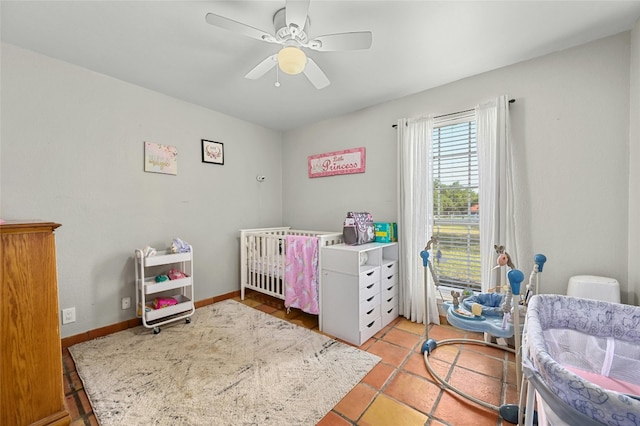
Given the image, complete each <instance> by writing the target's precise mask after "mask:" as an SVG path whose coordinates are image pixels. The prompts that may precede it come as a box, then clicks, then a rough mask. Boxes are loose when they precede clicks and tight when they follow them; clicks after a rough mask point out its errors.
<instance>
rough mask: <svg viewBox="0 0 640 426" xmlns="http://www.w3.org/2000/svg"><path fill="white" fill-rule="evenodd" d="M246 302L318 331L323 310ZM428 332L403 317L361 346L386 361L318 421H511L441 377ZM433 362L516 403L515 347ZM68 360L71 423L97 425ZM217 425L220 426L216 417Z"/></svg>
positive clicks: (398, 424) (453, 351) (447, 331)
mask: <svg viewBox="0 0 640 426" xmlns="http://www.w3.org/2000/svg"><path fill="white" fill-rule="evenodd" d="M236 300H238V301H239V300H240V299H239V298H236ZM242 303H244V304H246V305H248V306H251V307H253V308H255V309H259V310H261V311H263V312H266V313H268V314H271V315H274V316H276V317H278V318H282V319H285V320H287V321H291V322H292V323H295V324H298V325H300V326H302V327H306V328H309V329H312V330H316V331H318V318H317V317H316V316H314V315H308V314H305V313H304V312H301V311H299V310H296V309H292V310H291V312H289V313H288V314H287V312H286V310H285V308H284V306H283V303H282V301H281V300H278V299H274V298H270V297H268V296H264V295H262V294H259V293H252V294H251V295H249V296H247V297H246V298H245V300H244V301H243V302H242ZM423 336H424V326H423V325H422V324H416V323H412V322H410V321H408V320H406V319H404V318H398V319H396V320H395V321H394V322H392V323H391V324H389V325H388V326H387V327H385V328H384V329H383V330H381V331H380V332H378V333H377V334H376V335H375V336H374V337H372V338H371V339H369V340H368V341H367V342H365V343H364V344H363V345H362V346H360V349H363V350H366V351H368V352H371V353H374V354H376V355H378V356H379V357H381V358H382V361H380V363H378V365H376V366H375V367H374V368H373V370H371V372H369V374H368V375H367V376H366V377H365V378H364V379H362V381H361V382H360V383H359V384H358V385H356V386H355V387H354V388H353V389H352V390H351V392H349V393H348V394H347V395H346V396H345V397H344V398H343V399H342V401H340V402H339V403H338V404H337V405H336V406H335V407H334V408H333V410H331V411H330V412H329V413H327V415H326V416H325V417H324V418H323V419H322V420H321V421H320V422H319V423H318V425H321V426H338V425H370V426H387V425H389V426H412V425H434V426H435V425H451V426H467V425H468V426H482V425H491V426H501V425H505V426H506V425H510V423H508V422H505V421H503V420H502V419H500V417H499V416H498V414H497V412H495V411H493V410H489V409H486V408H483V407H481V406H479V405H476V404H474V403H472V402H470V401H468V400H465V399H463V398H461V397H459V396H457V395H456V394H454V393H452V392H451V391H447V390H443V389H442V388H441V387H440V386H439V385H438V384H436V383H437V382H436V379H434V378H433V377H432V376H431V374H430V373H429V372H428V371H427V369H426V367H425V363H424V359H423V356H422V355H421V354H420V349H421V346H422V343H423V342H424V337H423ZM429 337H430V338H433V339H435V340H436V341H440V340H444V339H450V338H472V339H476V340H481V339H482V335H481V334H480V333H472V332H465V331H462V330H459V329H456V328H454V327H451V326H448V325H440V326H432V327H431V328H430V331H429ZM429 362H430V365H431V366H432V368H433V369H434V370H435V371H436V373H437V374H438V375H440V376H441V377H443V378H446V379H447V380H448V382H449V383H450V384H452V385H454V386H457V387H458V388H459V389H461V390H463V391H464V392H466V393H468V394H470V395H472V396H474V397H476V398H478V399H481V400H483V401H487V402H489V403H490V404H493V405H500V404H503V403H516V402H517V395H516V383H515V362H514V357H513V355H512V354H511V353H508V352H505V351H502V350H499V349H494V348H489V347H486V346H482V345H474V344H463V345H457V344H456V345H442V346H439V347H437V348H436V349H435V350H434V351H433V353H432V354H431V355H430V356H429ZM63 364H64V386H65V399H66V404H67V407H68V409H69V411H70V413H71V417H72V419H73V420H72V425H73V426H79V425H97V424H98V422H97V421H96V418H95V416H94V415H93V411H92V408H91V404H90V403H89V400H88V399H87V396H86V394H85V392H84V389H83V388H82V382H81V381H80V379H79V378H78V375H77V373H76V369H75V365H74V362H73V359H72V358H71V356H70V355H69V352H68V351H67V350H66V349H63ZM211 424H212V425H215V421H212V423H211ZM283 424H286V420H284V422H283ZM128 426H132V425H128Z"/></svg>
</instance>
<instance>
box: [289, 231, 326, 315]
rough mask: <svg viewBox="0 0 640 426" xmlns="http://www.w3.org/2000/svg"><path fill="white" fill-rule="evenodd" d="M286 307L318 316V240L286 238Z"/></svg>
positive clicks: (302, 237) (312, 238)
mask: <svg viewBox="0 0 640 426" xmlns="http://www.w3.org/2000/svg"><path fill="white" fill-rule="evenodd" d="M286 241H287V244H286V266H285V293H284V306H286V307H287V308H298V309H301V310H303V311H304V312H307V313H309V314H314V315H318V313H319V311H320V310H319V308H318V238H317V237H306V236H301V235H287V237H286Z"/></svg>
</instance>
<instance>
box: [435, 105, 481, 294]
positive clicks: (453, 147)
mask: <svg viewBox="0 0 640 426" xmlns="http://www.w3.org/2000/svg"><path fill="white" fill-rule="evenodd" d="M432 147H433V151H432V156H433V158H432V165H433V188H434V193H433V236H434V237H435V238H436V240H437V242H436V243H435V250H434V252H435V256H434V261H433V264H434V269H435V273H436V275H437V277H438V280H439V281H440V285H444V286H447V287H451V288H457V289H465V288H470V289H472V290H475V291H479V290H480V280H481V272H480V271H481V267H480V220H479V219H480V209H479V204H478V189H479V188H478V184H479V176H478V154H477V147H476V122H475V114H474V112H473V111H467V112H462V113H456V114H450V115H447V116H442V117H440V118H439V119H437V120H436V121H435V122H434V128H433V145H432Z"/></svg>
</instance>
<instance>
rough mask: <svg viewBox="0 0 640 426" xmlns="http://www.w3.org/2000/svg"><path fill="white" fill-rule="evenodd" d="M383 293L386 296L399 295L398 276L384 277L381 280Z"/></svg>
mask: <svg viewBox="0 0 640 426" xmlns="http://www.w3.org/2000/svg"><path fill="white" fill-rule="evenodd" d="M380 287H381V290H380V291H381V292H382V294H383V297H384V295H386V294H392V293H393V294H397V293H398V274H396V275H391V276H390V277H383V278H382V279H381V280H380Z"/></svg>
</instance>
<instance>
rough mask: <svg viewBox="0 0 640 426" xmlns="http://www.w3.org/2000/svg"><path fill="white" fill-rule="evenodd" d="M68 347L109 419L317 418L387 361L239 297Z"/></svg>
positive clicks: (262, 421) (264, 421) (106, 423)
mask: <svg viewBox="0 0 640 426" xmlns="http://www.w3.org/2000/svg"><path fill="white" fill-rule="evenodd" d="M69 352H70V353H71V356H72V357H73V360H74V361H75V363H76V370H77V372H78V375H79V376H80V378H81V380H82V382H83V384H84V387H85V391H86V393H87V395H88V397H89V400H90V401H91V406H92V407H93V411H94V414H95V416H96V417H97V419H98V421H99V423H100V424H101V425H103V426H110V425H114V426H116V425H117V426H122V425H127V426H133V425H171V426H175V425H283V424H287V425H314V424H316V423H317V422H318V421H319V420H320V419H322V417H324V416H325V414H326V413H327V412H329V411H330V410H331V409H332V408H333V407H334V406H335V405H336V404H337V403H338V402H339V401H340V400H341V399H342V398H343V397H344V396H345V395H346V394H347V393H348V392H349V391H350V390H351V389H352V388H353V387H354V386H355V385H356V384H357V383H358V382H359V381H360V380H361V379H362V378H363V377H364V376H365V375H366V374H367V373H368V372H369V371H370V370H371V369H372V368H373V367H374V366H375V365H376V364H377V363H378V361H380V358H379V357H377V356H375V355H373V354H370V353H368V352H365V351H362V350H359V349H357V348H355V347H352V346H349V345H346V344H343V343H340V342H338V341H336V340H332V339H329V338H327V337H326V336H323V335H321V334H319V333H316V332H314V331H311V330H308V329H306V328H303V327H300V326H297V325H295V324H292V323H289V322H287V321H284V320H281V319H279V318H276V317H274V316H272V315H268V314H265V313H264V312H261V311H258V310H256V309H253V308H250V307H248V306H245V305H243V304H242V303H239V302H236V301H233V300H226V301H223V302H219V303H215V304H213V305H209V306H206V307H203V308H200V309H197V310H196V313H195V314H194V315H193V316H192V317H191V323H190V324H186V323H185V322H184V321H179V322H176V323H173V324H171V325H167V326H164V327H162V331H161V332H160V333H159V334H156V335H154V334H153V333H152V331H151V330H149V329H146V328H144V327H142V326H140V327H136V328H132V329H128V330H125V331H121V332H118V333H114V334H111V335H109V336H105V337H103V338H98V339H95V340H91V341H88V342H83V343H80V344H77V345H74V346H71V347H70V348H69Z"/></svg>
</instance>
